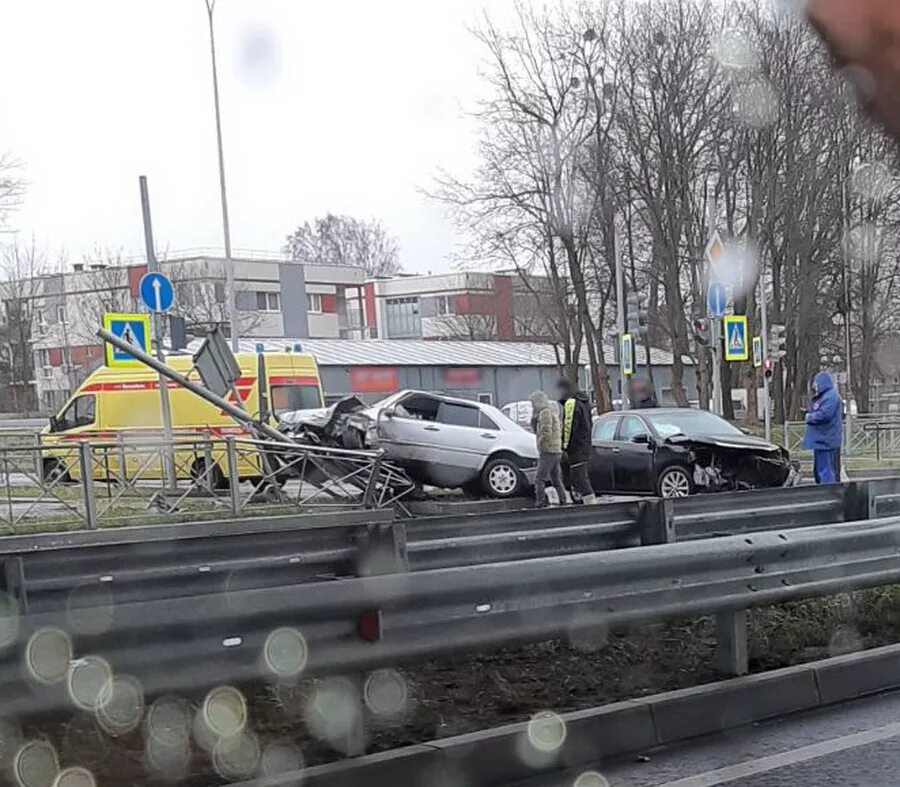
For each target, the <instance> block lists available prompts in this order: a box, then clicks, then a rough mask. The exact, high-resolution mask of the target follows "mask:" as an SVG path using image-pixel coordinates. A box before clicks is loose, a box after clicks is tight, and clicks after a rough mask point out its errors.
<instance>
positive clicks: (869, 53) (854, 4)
mask: <svg viewBox="0 0 900 787" xmlns="http://www.w3.org/2000/svg"><path fill="white" fill-rule="evenodd" d="M807 6H808V10H809V16H810V19H811V20H812V23H813V25H815V27H816V28H817V29H818V31H819V32H820V33H821V34H822V36H823V37H824V38H825V40H826V41H827V42H828V45H829V47H830V48H831V51H832V53H833V54H834V57H835V59H836V60H837V61H838V63H839V64H840V65H842V66H852V67H853V69H854V70H853V71H851V76H852V77H853V78H854V81H855V82H856V84H857V88H858V89H860V90H861V92H862V93H863V95H865V97H866V98H867V99H870V101H869V102H868V103H867V104H866V107H867V109H868V110H869V111H870V112H871V113H872V114H873V115H875V117H877V118H878V119H879V120H880V121H881V122H882V123H883V124H884V125H885V126H887V128H888V130H890V131H891V132H892V133H893V134H894V136H896V137H897V138H898V139H900V2H897V0H808V2H807Z"/></svg>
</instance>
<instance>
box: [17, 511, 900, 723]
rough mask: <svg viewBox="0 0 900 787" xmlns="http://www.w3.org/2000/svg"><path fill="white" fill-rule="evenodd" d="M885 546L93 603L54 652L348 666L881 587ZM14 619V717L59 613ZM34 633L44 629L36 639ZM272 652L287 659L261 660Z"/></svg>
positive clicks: (65, 623)
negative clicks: (110, 604) (109, 604)
mask: <svg viewBox="0 0 900 787" xmlns="http://www.w3.org/2000/svg"><path fill="white" fill-rule="evenodd" d="M898 550H900V518H896V517H895V518H890V519H886V520H878V521H873V522H865V523H850V524H838V525H830V526H825V527H816V528H804V529H799V530H787V531H782V530H772V531H766V532H762V533H757V534H754V535H752V536H747V535H740V536H730V537H724V538H716V539H708V540H704V541H696V542H690V543H675V544H663V545H658V546H651V547H641V548H632V549H622V550H613V551H606V552H589V553H584V554H578V555H567V556H561V557H552V558H540V559H535V560H528V561H516V562H506V563H493V564H486V565H478V566H464V567H457V568H447V569H436V570H430V571H422V572H416V573H411V574H392V575H386V576H375V577H368V578H359V579H342V580H336V581H331V582H324V583H321V582H318V583H311V584H305V585H303V586H302V588H301V587H298V586H296V585H290V586H286V587H277V588H261V589H253V590H248V589H243V590H235V591H232V592H229V593H218V594H215V595H206V596H202V597H199V598H196V597H195V598H174V599H163V600H154V601H146V602H133V603H126V604H118V605H116V606H115V608H114V610H112V611H111V612H110V613H108V614H107V613H106V610H104V609H103V608H102V606H94V607H93V608H92V609H91V612H92V614H91V616H90V617H89V618H88V619H87V620H88V623H89V625H82V626H80V627H79V628H78V630H77V631H76V632H75V633H74V637H73V639H72V641H71V642H70V645H69V646H70V647H71V648H72V653H73V654H74V656H75V657H76V659H77V662H78V663H82V664H84V663H87V664H96V663H98V662H96V659H94V658H92V657H94V656H96V655H97V654H102V655H103V658H104V659H105V661H104V662H103V663H104V664H106V663H108V664H109V665H111V668H112V669H114V670H115V672H116V674H128V675H133V676H135V677H136V678H137V679H138V680H139V681H140V682H141V684H142V686H143V689H144V692H145V693H146V694H157V693H160V692H181V691H186V690H194V689H196V688H198V687H206V686H211V685H215V684H221V683H231V682H238V681H247V680H260V679H263V680H266V679H268V680H276V679H290V678H291V677H297V676H298V675H300V674H302V675H304V676H309V677H313V676H324V675H334V674H345V673H359V672H362V671H366V670H372V669H376V668H380V667H386V666H394V665H398V664H404V663H410V662H415V661H418V660H422V659H428V658H434V657H444V656H450V655H453V654H455V653H461V652H471V651H477V650H479V649H482V648H496V647H500V646H513V645H520V644H525V643H528V642H534V641H541V640H546V639H551V638H564V639H565V638H568V637H571V636H575V635H578V634H579V633H582V632H585V631H587V632H595V633H596V632H605V631H607V630H609V629H611V628H615V627H619V626H623V625H632V624H636V623H643V622H648V621H656V620H662V619H666V618H673V617H676V618H677V617H689V616H693V615H700V614H719V615H723V614H728V615H734V614H742V613H743V612H744V611H745V610H747V609H749V608H752V607H756V606H763V605H770V604H775V603H780V602H784V601H789V600H796V599H803V598H810V597H815V596H821V595H828V594H832V593H838V592H845V591H848V590H853V589H858V588H863V587H870V586H877V585H884V584H889V583H894V582H898V581H900V560H898V558H897V554H898ZM75 620H76V621H77V620H78V616H77V615H76V616H75ZM98 620H99V621H100V625H97V621H98ZM18 628H19V638H18V644H17V645H15V646H12V647H10V648H8V649H7V650H6V652H5V654H4V661H3V663H2V665H0V675H2V676H3V678H4V679H5V683H6V681H9V683H6V686H7V689H6V693H5V696H4V707H5V709H8V711H9V712H10V713H17V712H22V711H26V710H34V709H35V708H37V707H42V706H48V705H52V704H58V703H59V702H60V701H63V700H65V696H66V692H65V689H64V688H63V687H61V686H60V685H47V682H46V681H45V682H43V683H42V682H41V680H39V679H37V678H34V677H32V678H30V679H29V678H27V677H26V679H25V680H24V683H23V682H22V681H20V680H19V676H20V675H21V674H22V672H24V673H25V674H26V675H29V674H30V675H33V673H34V669H35V668H34V666H33V665H35V664H38V665H45V664H47V663H53V661H52V659H48V657H47V654H45V653H43V652H42V651H41V649H42V648H45V647H49V645H48V644H47V642H55V645H54V646H53V647H55V648H56V649H57V650H58V649H60V648H62V649H65V648H66V647H68V646H67V645H65V644H61V643H66V642H67V640H66V637H67V635H66V634H65V633H64V632H66V631H70V630H72V629H73V610H72V609H69V610H67V611H63V610H55V611H52V612H46V613H36V614H29V615H26V616H23V617H22V618H21V620H19V621H18ZM48 631H50V632H54V634H53V636H52V637H49V638H48V637H47V636H44V634H45V633H46V632H48ZM273 638H274V639H273ZM276 644H277V647H276ZM288 646H289V647H288ZM54 652H55V651H54ZM285 653H289V654H290V658H287V659H283V658H282V659H281V660H279V659H278V658H274V656H277V655H278V654H282V656H283V654H285ZM273 654H274V656H273ZM273 658H274V661H273ZM23 664H24V665H25V667H26V669H25V670H23V669H22V667H23ZM41 668H43V667H41ZM38 675H39V677H40V676H41V673H38ZM44 677H46V676H44Z"/></svg>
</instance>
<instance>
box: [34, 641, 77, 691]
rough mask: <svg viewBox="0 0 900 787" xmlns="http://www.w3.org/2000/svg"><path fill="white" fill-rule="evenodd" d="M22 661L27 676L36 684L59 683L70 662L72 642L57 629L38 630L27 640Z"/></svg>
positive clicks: (64, 675) (62, 679) (64, 676)
mask: <svg viewBox="0 0 900 787" xmlns="http://www.w3.org/2000/svg"><path fill="white" fill-rule="evenodd" d="M24 661H25V671H26V672H27V674H28V676H29V677H30V678H32V679H33V680H35V681H37V682H38V683H43V684H47V685H49V684H53V683H61V682H62V681H64V680H65V679H66V674H67V673H68V671H69V663H70V662H71V661H72V640H71V639H70V637H69V635H68V634H66V632H65V631H62V630H61V629H58V628H52V627H48V628H42V629H38V630H37V631H35V632H34V634H32V635H31V636H30V637H29V638H28V643H27V644H26V645H25V652H24Z"/></svg>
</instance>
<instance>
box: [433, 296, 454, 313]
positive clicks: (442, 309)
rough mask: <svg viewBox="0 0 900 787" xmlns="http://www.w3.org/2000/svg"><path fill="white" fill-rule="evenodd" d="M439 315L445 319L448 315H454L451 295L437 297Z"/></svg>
mask: <svg viewBox="0 0 900 787" xmlns="http://www.w3.org/2000/svg"><path fill="white" fill-rule="evenodd" d="M437 313H438V315H439V316H441V317H444V316H445V315H447V314H453V310H452V308H451V304H450V296H449V295H439V296H438V297H437Z"/></svg>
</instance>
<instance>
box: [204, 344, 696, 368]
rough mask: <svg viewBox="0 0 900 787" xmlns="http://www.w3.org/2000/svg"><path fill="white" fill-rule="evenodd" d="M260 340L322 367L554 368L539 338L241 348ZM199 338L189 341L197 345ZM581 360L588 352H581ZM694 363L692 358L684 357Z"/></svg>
mask: <svg viewBox="0 0 900 787" xmlns="http://www.w3.org/2000/svg"><path fill="white" fill-rule="evenodd" d="M258 344H262V345H263V347H264V349H266V350H271V351H274V350H283V349H284V348H285V347H293V346H294V345H295V344H300V345H302V347H303V352H308V353H312V354H313V355H314V356H315V357H316V360H317V361H318V363H319V365H320V366H556V365H557V359H556V353H555V352H554V351H553V346H552V345H550V344H539V343H537V342H470V341H437V340H431V341H429V340H425V339H366V340H364V341H354V340H352V339H241V350H242V351H244V352H254V351H255V350H256V346H257V345H258ZM198 346H199V341H197V342H192V343H191V349H196V347H198ZM604 355H605V358H606V363H607V364H609V365H613V364H614V363H615V358H614V356H613V348H612V347H611V346H606V347H604ZM637 356H638V365H639V366H644V365H645V357H646V356H645V352H644V348H643V347H639V348H637ZM581 359H582V363H583V364H584V363H587V353H586V352H585V351H582V354H581ZM650 359H651V362H652V364H653V365H654V366H669V365H671V363H672V353H670V352H667V351H665V350H660V349H656V348H654V349H652V350H651V351H650ZM685 363H686V364H690V359H688V358H685Z"/></svg>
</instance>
